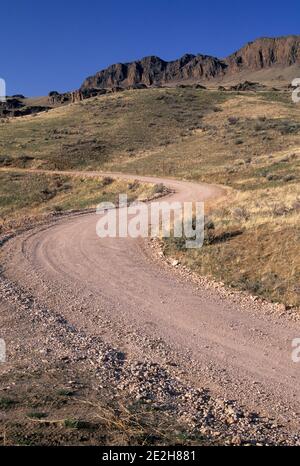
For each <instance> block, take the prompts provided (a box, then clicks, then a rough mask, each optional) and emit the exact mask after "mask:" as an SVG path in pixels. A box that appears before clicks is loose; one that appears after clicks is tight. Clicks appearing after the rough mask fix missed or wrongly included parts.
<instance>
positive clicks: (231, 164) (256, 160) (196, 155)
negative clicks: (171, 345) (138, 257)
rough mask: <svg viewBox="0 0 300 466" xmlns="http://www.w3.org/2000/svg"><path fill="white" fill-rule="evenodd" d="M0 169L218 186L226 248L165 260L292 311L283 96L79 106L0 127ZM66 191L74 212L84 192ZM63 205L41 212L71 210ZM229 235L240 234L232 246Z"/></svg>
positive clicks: (294, 143) (122, 97)
mask: <svg viewBox="0 0 300 466" xmlns="http://www.w3.org/2000/svg"><path fill="white" fill-rule="evenodd" d="M0 164H2V166H4V167H14V166H18V167H27V168H30V167H33V168H37V167H41V168H64V169H66V168H68V169H76V168H77V169H78V168H80V169H82V170H86V169H91V168H93V169H94V168H101V169H102V170H104V169H108V170H116V171H124V172H131V173H136V174H145V175H146V174H153V175H154V174H156V175H158V176H174V177H178V178H182V179H190V180H194V181H206V182H212V183H219V184H223V185H227V186H229V187H230V188H231V189H232V194H231V195H230V196H229V197H228V200H227V203H226V205H223V206H222V208H218V209H216V211H215V212H214V213H213V214H212V218H213V221H214V224H215V230H216V236H217V237H218V238H227V240H226V241H225V240H223V241H217V240H216V241H214V242H211V243H209V244H206V245H205V247H204V248H202V250H201V251H200V252H198V253H194V254H192V253H191V252H185V251H182V250H180V251H177V248H176V250H175V249H174V248H173V246H172V247H171V245H170V244H169V245H168V249H169V250H170V253H171V252H172V253H175V252H176V251H177V252H176V253H180V254H181V255H183V256H184V258H183V260H186V261H187V262H188V263H189V264H190V265H191V266H192V267H194V268H195V269H196V270H198V271H199V272H200V273H204V274H211V275H212V276H213V277H215V278H217V279H220V280H222V281H224V282H226V283H228V284H230V285H232V286H237V287H239V288H242V289H247V290H249V291H251V292H254V293H256V294H260V295H262V296H265V297H266V298H268V299H272V300H276V301H281V302H284V303H286V304H288V305H299V304H300V292H299V274H300V259H299V253H298V250H299V248H300V236H299V197H300V192H299V182H300V106H299V105H295V104H293V103H292V101H291V96H290V94H289V93H288V92H275V91H263V92H259V93H256V94H255V93H240V94H239V93H234V92H218V91H213V90H211V91H201V90H195V89H188V88H186V89H175V88H172V89H153V90H145V91H126V92H124V93H121V94H117V95H112V96H105V97H99V98H94V99H89V100H86V101H84V102H81V103H78V104H74V105H70V106H66V107H63V108H57V109H54V110H52V111H50V112H48V113H45V114H39V115H38V116H36V117H31V116H28V117H24V118H20V119H17V120H11V121H10V123H6V124H2V125H0ZM9 183H11V182H9ZM91 183H92V182H91ZM82 186H85V185H82ZM86 186H87V185H86ZM17 189H19V187H18V188H17ZM2 190H3V188H2ZM76 190H77V191H76ZM76 190H75V191H74V192H76V193H77V198H78V199H82V204H83V205H85V206H87V205H89V203H90V204H92V203H93V200H94V199H93V195H94V194H93V192H92V191H93V190H92V189H91V190H87V191H86V188H84V189H81V188H79V187H77V188H76ZM82 191H83V192H82ZM68 196H69V195H68V194H65V195H63V194H62V193H60V194H59V195H57V197H56V199H53V201H47V205H49V206H50V205H51V203H52V204H54V203H56V202H57V201H59V200H60V199H61V203H62V204H63V205H66V206H68V207H71V206H74V205H75V204H76V203H75V204H74V197H73V199H72V198H71V197H68ZM68 199H69V201H70V202H69V201H68ZM71 201H72V202H71ZM82 204H81V205H82ZM76 205H77V204H76ZM4 208H5V207H4ZM31 208H32V206H31V207H30V208H29V210H30V209H31ZM9 209H10V207H8V209H7V214H8V215H10V213H9ZM7 214H6V215H7ZM235 229H240V230H241V231H242V234H240V235H239V236H235V237H232V236H231V234H230V233H231V232H232V231H234V230H235ZM228 238H229V239H228Z"/></svg>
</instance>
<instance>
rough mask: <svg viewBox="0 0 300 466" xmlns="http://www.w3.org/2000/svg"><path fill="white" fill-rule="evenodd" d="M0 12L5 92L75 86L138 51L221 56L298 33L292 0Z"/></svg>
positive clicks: (89, 3) (189, 0)
mask: <svg viewBox="0 0 300 466" xmlns="http://www.w3.org/2000/svg"><path fill="white" fill-rule="evenodd" d="M0 15H1V37H2V41H3V43H2V47H1V65H0V77H2V78H4V79H5V80H6V83H7V93H8V94H9V95H11V94H16V93H23V94H26V95H45V94H47V93H48V92H49V91H50V90H58V91H61V92H62V91H65V90H71V89H75V88H78V87H79V86H80V84H81V82H82V81H83V79H84V78H85V77H86V76H88V75H91V74H93V73H95V72H96V71H98V70H100V69H102V68H104V67H106V66H108V65H110V64H112V63H116V62H126V61H131V60H134V59H138V58H141V57H144V56H146V55H158V56H160V57H161V58H164V59H168V60H169V59H174V58H178V57H179V56H181V55H183V54H184V53H186V52H189V53H195V54H196V53H206V54H209V55H215V56H218V57H223V56H226V55H228V54H229V53H231V52H233V51H235V50H236V49H238V48H239V47H241V46H242V45H243V44H244V43H246V42H248V41H250V40H253V39H255V38H257V37H261V36H277V35H286V34H300V25H299V20H300V2H299V0H290V1H283V0H280V1H279V0H273V1H270V0H260V1H258V0H250V1H243V0H239V1H235V0H233V1H226V0H223V1H220V0H214V1H207V0H206V1H199V0H139V1H138V0H121V1H119V0H105V1H100V0H98V1H97V0H85V1H82V0H60V1H58V0H51V1H49V0H13V1H11V2H9V1H6V2H1V6H0Z"/></svg>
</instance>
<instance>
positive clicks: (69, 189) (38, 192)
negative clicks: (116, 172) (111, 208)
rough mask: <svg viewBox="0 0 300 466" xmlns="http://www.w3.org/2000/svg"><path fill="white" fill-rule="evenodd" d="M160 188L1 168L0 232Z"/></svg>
mask: <svg viewBox="0 0 300 466" xmlns="http://www.w3.org/2000/svg"><path fill="white" fill-rule="evenodd" d="M156 190H157V187H156V186H155V185H151V184H143V183H139V182H138V181H135V180H133V181H128V182H127V181H124V180H117V179H113V178H111V177H108V176H106V177H101V176H99V177H87V176H85V175H84V173H83V174H82V176H75V175H74V176H66V175H60V174H56V173H53V174H51V173H50V174H45V173H32V172H26V171H21V170H18V169H12V170H4V171H3V170H0V234H1V233H4V232H6V231H9V230H14V229H16V228H20V227H22V226H24V225H25V224H26V225H27V224H31V223H32V222H33V221H39V220H41V219H45V218H46V217H47V216H51V215H52V216H53V215H58V214H60V213H63V212H67V211H71V210H82V209H90V208H96V206H97V205H98V204H99V203H100V202H114V203H117V202H118V195H119V193H126V194H127V196H128V200H129V201H133V200H137V199H139V200H145V199H148V198H151V197H153V196H154V195H155V194H156Z"/></svg>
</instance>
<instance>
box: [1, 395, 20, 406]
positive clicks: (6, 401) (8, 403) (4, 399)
mask: <svg viewBox="0 0 300 466" xmlns="http://www.w3.org/2000/svg"><path fill="white" fill-rule="evenodd" d="M16 403H17V402H16V400H14V399H12V398H8V397H5V396H2V397H0V409H9V408H12V407H14V406H15V405H16Z"/></svg>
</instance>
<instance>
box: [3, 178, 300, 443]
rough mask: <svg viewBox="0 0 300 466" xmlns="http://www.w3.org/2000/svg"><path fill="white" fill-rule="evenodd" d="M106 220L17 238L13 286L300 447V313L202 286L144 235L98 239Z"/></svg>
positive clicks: (194, 190)
mask: <svg viewBox="0 0 300 466" xmlns="http://www.w3.org/2000/svg"><path fill="white" fill-rule="evenodd" d="M98 175H99V174H98ZM109 175H110V176H118V177H124V178H126V179H128V178H132V176H130V175H124V174H117V175H116V174H114V175H112V174H109ZM90 176H93V173H91V174H90ZM134 178H138V179H139V180H140V181H144V182H147V181H148V182H151V183H153V182H154V183H157V182H161V181H163V183H164V184H165V185H166V186H167V187H169V188H170V189H172V190H173V191H174V194H172V195H170V196H169V198H168V199H169V200H172V201H188V200H189V201H190V200H193V201H195V200H199V201H200V200H202V201H211V200H212V199H216V198H220V196H222V195H224V190H223V189H222V188H221V187H218V186H212V185H205V184H195V183H189V182H184V181H177V180H167V179H164V180H160V179H157V178H153V177H137V176H134ZM97 220H98V217H97V216H95V214H87V215H83V216H74V217H69V218H66V219H61V220H60V221H58V222H55V223H51V224H49V225H45V226H44V227H39V228H37V229H33V230H31V231H27V232H24V233H22V234H20V235H18V236H16V237H15V238H13V239H11V240H10V241H8V242H7V243H6V244H5V245H4V246H3V252H2V262H3V272H4V278H5V280H9V281H10V282H13V283H15V284H17V286H19V287H21V288H22V289H23V290H25V291H26V292H27V293H29V294H30V295H31V296H32V297H33V299H34V302H38V303H41V305H42V306H43V307H44V308H45V309H48V311H47V312H48V313H50V317H51V315H52V316H55V315H57V314H59V315H60V316H61V317H62V318H63V319H64V322H66V324H67V326H68V328H71V329H72V328H73V329H75V330H74V331H80V332H84V334H85V335H86V336H87V337H88V338H90V339H97V338H103V339H104V341H106V342H107V343H109V344H112V345H114V347H115V348H118V350H119V351H121V352H122V353H123V354H125V355H126V358H129V359H130V358H131V359H134V360H140V359H144V360H146V361H149V359H150V357H151V358H156V361H159V362H160V363H161V362H163V363H164V364H166V363H167V361H172V365H175V366H176V367H177V368H178V370H179V373H178V374H177V376H178V377H180V380H181V381H185V382H186V383H189V384H190V386H193V387H195V388H197V389H200V388H201V387H203V386H205V387H208V388H209V389H210V390H211V392H212V393H213V394H214V396H222V397H225V398H227V399H230V400H232V399H235V400H237V401H238V403H239V405H240V406H244V407H245V408H246V409H247V410H250V411H253V410H254V411H255V412H258V413H259V415H260V416H262V417H268V418H269V419H273V420H274V421H273V422H274V429H275V431H276V432H278V429H279V431H280V432H285V433H287V432H288V434H285V435H287V437H286V440H285V443H295V442H297V435H298V430H299V396H300V391H299V390H300V389H299V385H298V384H297V380H298V378H299V377H298V375H299V374H298V365H297V364H295V363H294V362H292V358H291V351H292V346H291V345H292V340H293V339H294V338H297V337H298V336H299V319H298V315H297V314H295V313H292V312H291V313H282V312H280V308H279V307H276V306H275V305H271V304H268V303H264V302H263V301H261V300H253V299H252V298H251V297H248V296H247V295H243V294H239V293H234V292H228V291H226V290H224V289H222V288H219V287H217V286H215V285H214V284H212V283H209V282H207V281H205V280H196V279H194V277H193V276H192V275H191V274H190V273H189V272H188V271H187V270H181V268H180V266H179V264H177V263H176V264H173V267H171V268H172V269H173V270H170V267H169V266H168V265H167V264H166V263H164V262H163V261H162V260H161V258H159V259H158V257H159V256H161V253H160V251H159V250H157V247H156V246H155V245H156V242H154V243H153V244H152V248H148V247H146V246H147V244H146V243H145V241H143V240H141V239H128V238H122V239H121V238H119V239H112V238H106V239H99V238H98V237H97V235H96V230H95V229H96V223H97ZM150 251H154V256H153V254H152V253H150ZM162 265H164V266H163V267H162ZM174 270H176V273H175V272H174ZM29 313H30V309H29ZM101 321H102V322H104V325H99V326H98V325H97V324H96V323H97V322H101ZM46 327H47V326H46ZM46 327H45V328H46ZM46 334H47V332H46ZM37 338H38V337H37ZM32 343H33V344H34V341H33V342H32ZM149 343H150V347H151V351H149ZM166 348H167V349H166ZM162 349H163V350H162ZM82 354H83V355H84V356H85V358H86V357H87V354H85V353H84V350H83V352H82ZM150 354H151V356H150ZM144 377H145V379H143V380H144V381H145V382H146V381H147V375H144ZM125 382H126V381H125Z"/></svg>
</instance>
